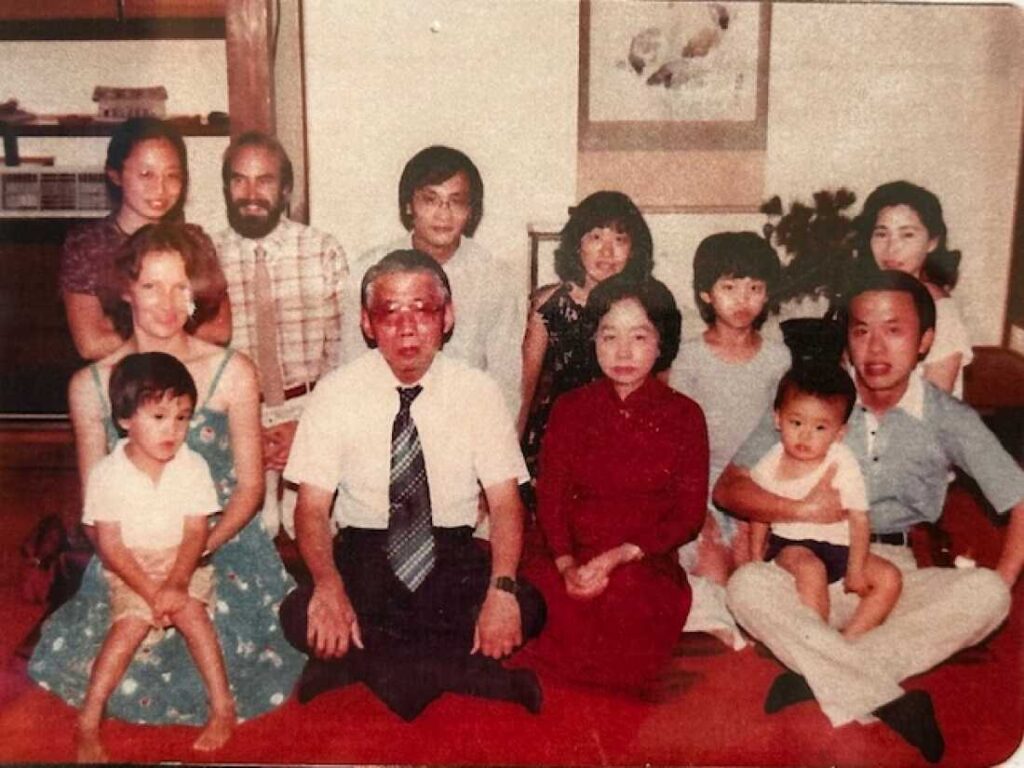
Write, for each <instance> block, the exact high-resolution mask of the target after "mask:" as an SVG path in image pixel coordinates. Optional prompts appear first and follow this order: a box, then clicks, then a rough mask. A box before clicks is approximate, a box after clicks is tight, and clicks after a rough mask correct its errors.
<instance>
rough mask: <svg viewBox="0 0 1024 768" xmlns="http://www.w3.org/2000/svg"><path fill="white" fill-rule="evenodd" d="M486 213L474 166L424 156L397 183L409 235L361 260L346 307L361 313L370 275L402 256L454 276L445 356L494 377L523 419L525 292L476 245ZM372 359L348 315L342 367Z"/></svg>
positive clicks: (438, 153)
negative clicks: (410, 251) (419, 258)
mask: <svg viewBox="0 0 1024 768" xmlns="http://www.w3.org/2000/svg"><path fill="white" fill-rule="evenodd" d="M483 213H484V184H483V180H482V179H481V178H480V171H479V170H477V167H476V165H475V164H474V163H473V161H472V160H471V159H470V158H469V157H468V156H466V154H465V153H463V152H460V151H459V150H457V149H452V148H451V147H445V146H430V147H426V148H425V149H422V150H420V151H419V152H417V153H416V154H415V155H414V156H413V157H412V159H410V160H409V162H408V163H406V165H405V169H404V170H403V171H402V176H401V179H400V180H399V182H398V215H399V218H400V219H401V221H402V225H403V226H404V227H405V229H406V230H407V231H408V234H407V235H405V236H403V237H401V238H398V239H397V240H395V241H394V242H391V243H388V244H387V245H383V246H380V247H377V248H373V249H371V250H370V251H368V252H367V253H365V254H363V255H362V256H361V257H360V258H359V259H358V260H356V262H355V263H354V264H353V266H352V270H351V273H350V279H349V287H348V290H347V291H346V297H345V301H346V302H348V303H347V304H346V306H349V307H354V306H357V304H358V301H359V286H360V281H361V280H362V277H363V275H364V274H365V273H366V270H367V269H369V268H370V267H371V266H372V265H374V264H376V263H377V262H378V261H380V259H381V258H382V257H383V256H384V255H385V254H387V253H389V252H391V251H394V250H399V249H403V248H416V249H418V250H420V251H422V252H424V253H426V254H428V255H429V256H431V257H432V258H433V259H434V260H435V261H436V262H437V263H438V264H440V265H441V266H442V267H443V268H444V271H445V273H446V274H447V275H448V279H449V280H450V281H451V287H452V293H453V294H454V296H455V297H456V299H455V301H456V304H457V307H458V315H459V322H458V325H457V326H456V328H455V332H454V334H453V335H452V337H451V340H450V341H449V342H448V343H447V344H446V345H445V355H448V356H451V357H459V358H461V359H463V360H464V361H466V362H467V363H469V364H470V365H471V366H473V367H474V368H479V369H481V370H483V371H487V372H488V373H489V374H490V375H491V376H493V377H494V378H495V379H496V380H497V382H498V385H499V386H500V387H501V391H502V394H504V396H505V400H506V403H507V404H508V407H509V409H510V411H511V412H512V413H517V412H518V409H519V397H520V393H519V389H520V376H521V370H522V355H521V351H520V342H521V340H522V338H523V331H524V323H525V319H526V291H525V286H523V288H524V290H520V289H519V287H517V286H516V285H515V283H514V282H513V278H512V275H511V271H510V270H509V269H508V267H507V266H506V265H505V264H504V263H503V262H502V261H501V260H499V259H497V258H495V257H494V256H493V255H492V254H491V253H490V252H489V251H488V250H487V249H486V248H484V247H483V246H481V245H480V244H479V243H477V242H476V241H475V240H473V239H472V236H473V233H474V232H476V228H477V226H478V225H479V224H480V219H481V218H483ZM365 351H366V343H365V341H364V336H363V333H362V330H361V329H360V325H359V319H358V318H357V317H355V315H354V313H352V314H349V315H347V316H346V318H345V320H344V326H343V329H342V359H343V360H344V361H345V362H348V361H350V360H352V359H354V358H356V357H358V356H359V355H361V354H362V353H363V352H365Z"/></svg>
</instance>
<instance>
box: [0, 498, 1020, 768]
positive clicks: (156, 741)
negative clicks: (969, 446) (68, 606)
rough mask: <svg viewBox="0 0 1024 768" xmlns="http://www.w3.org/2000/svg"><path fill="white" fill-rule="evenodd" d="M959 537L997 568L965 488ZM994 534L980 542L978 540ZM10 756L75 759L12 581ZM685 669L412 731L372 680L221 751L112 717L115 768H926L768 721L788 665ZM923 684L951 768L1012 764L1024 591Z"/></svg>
mask: <svg viewBox="0 0 1024 768" xmlns="http://www.w3.org/2000/svg"><path fill="white" fill-rule="evenodd" d="M952 499H953V502H952V503H953V504H954V505H955V506H956V509H957V514H956V515H955V516H953V517H952V518H951V519H952V523H951V528H952V529H953V530H952V533H953V536H954V541H956V542H957V549H958V550H959V551H962V550H963V547H964V537H965V536H966V537H968V538H969V539H970V546H971V548H972V551H973V553H974V554H975V555H976V557H978V559H979V560H981V561H982V562H985V561H986V560H987V559H989V558H991V557H992V555H993V553H994V552H996V551H997V548H998V544H999V536H998V532H997V531H996V530H995V529H993V528H991V526H989V524H988V523H987V522H986V521H985V520H984V517H983V515H982V513H981V512H980V510H979V509H978V507H977V506H976V505H974V504H973V502H971V501H970V499H969V497H968V496H966V494H965V493H964V492H963V491H961V490H955V491H954V493H953V495H952ZM979 531H983V532H984V533H983V535H980V534H979ZM0 611H2V613H3V615H4V616H5V622H4V628H3V631H2V633H0V653H2V654H3V657H2V660H3V670H4V672H3V674H2V675H0V761H3V762H41V763H46V762H51V763H63V762H68V761H71V760H73V759H74V751H73V744H72V736H73V726H74V718H75V712H74V710H72V709H71V708H70V707H68V706H66V705H65V704H63V703H62V702H61V701H59V700H58V699H57V698H55V697H54V696H51V695H50V694H47V693H45V692H44V691H42V690H40V689H38V688H35V687H34V686H32V685H31V683H29V682H28V681H27V679H26V678H25V676H24V672H23V666H24V662H20V663H19V662H18V660H16V659H14V658H13V650H14V647H15V646H16V645H17V643H18V641H19V640H20V639H21V637H22V636H23V634H24V633H25V632H27V631H28V629H29V627H30V626H31V625H32V622H33V620H34V618H35V615H36V613H37V611H36V609H34V608H32V607H31V606H27V605H26V604H24V603H21V602H20V599H19V597H18V595H17V590H16V589H15V588H14V587H13V586H7V587H3V588H0ZM679 650H680V655H679V656H677V657H676V658H675V660H674V662H673V664H674V667H675V669H676V670H678V671H679V672H680V673H681V674H682V675H684V676H685V686H684V687H685V690H682V691H680V692H679V693H678V694H677V695H675V696H674V698H672V699H671V700H670V701H668V702H665V703H659V704H645V703H639V702H636V701H630V700H626V699H622V698H618V697H614V696H609V695H606V694H603V693H600V692H595V691H589V690H585V689H580V688H571V687H568V686H564V685H559V684H556V683H555V682H552V681H544V693H545V701H544V710H543V713H542V714H541V715H539V716H532V715H529V714H527V713H526V712H525V711H524V710H521V709H519V708H518V707H515V706H513V705H509V704H499V703H490V702H483V701H479V700H474V699H469V698H465V697H459V696H455V695H446V696H444V697H443V698H442V699H440V700H439V701H437V702H435V703H434V704H433V705H431V706H430V707H429V708H428V709H427V711H426V712H425V713H424V714H423V715H422V716H421V717H420V718H419V719H418V720H417V721H415V722H414V723H412V724H406V723H404V722H402V721H401V720H399V719H398V718H397V717H395V716H394V715H392V714H391V713H390V712H389V711H388V710H387V709H385V707H384V706H383V705H382V704H380V703H379V702H378V701H377V700H376V699H374V698H373V697H372V696H371V695H370V693H369V692H368V691H367V690H366V689H365V688H364V687H363V686H361V685H357V686H352V687H350V688H348V689H345V690H341V691H334V692H331V693H328V694H325V695H324V696H321V697H320V698H318V699H316V700H315V701H314V702H312V703H310V704H308V705H305V706H302V705H300V704H298V703H297V702H296V701H295V700H294V699H293V700H290V701H289V702H287V703H286V704H285V705H284V706H283V707H281V708H280V709H279V710H278V711H276V712H274V713H272V714H270V715H267V716H265V717H262V718H258V719H256V720H253V721H251V722H247V723H243V724H242V725H240V726H239V728H238V730H237V731H236V734H235V736H234V737H233V739H232V740H231V741H230V742H229V744H228V745H227V746H226V747H225V748H224V749H222V750H221V751H219V752H217V753H214V754H212V755H210V756H209V757H204V756H201V755H199V754H197V753H195V752H193V751H192V750H191V749H190V744H191V742H192V741H193V740H194V738H195V732H194V730H192V729H188V728H183V727H165V728H155V727H150V726H135V725H127V724H124V723H119V722H109V723H107V724H106V725H105V726H104V739H105V742H106V743H107V745H108V749H109V752H110V755H111V758H112V759H113V760H115V761H117V762H131V763H155V762H163V761H175V762H184V763H201V762H215V763H236V764H237V763H270V764H282V763H316V764H331V763H374V764H381V763H385V764H396V763H398V764H407V763H416V764H449V765H450V764H463V765H493V764H541V765H624V764H628V765H639V764H644V763H651V764H672V765H678V764H687V765H704V766H718V765H730V766H731V765H753V766H774V765H780V766H782V765H786V766H788V765H805V766H832V765H839V766H914V765H926V763H925V762H924V760H923V759H922V758H921V757H920V756H919V755H918V753H917V752H916V751H915V750H913V749H911V748H910V747H909V746H907V745H906V743H904V742H903V741H902V740H901V739H900V738H899V737H898V736H896V735H895V734H894V733H892V732H891V731H889V730H888V729H887V728H885V727H884V726H882V725H880V724H875V725H870V726H861V725H857V724H852V725H849V726H846V727H843V728H840V729H833V728H832V727H830V725H829V723H828V721H827V720H826V718H825V717H824V715H822V714H821V712H820V711H819V710H818V708H817V707H816V706H815V705H814V704H813V703H804V704H799V705H796V706H793V707H791V708H789V709H787V710H785V711H783V712H780V713H778V714H776V715H771V716H768V715H765V714H764V713H763V711H762V702H763V700H764V695H765V692H766V691H767V689H768V686H769V684H770V683H771V681H772V680H773V679H774V677H775V676H776V675H777V674H778V672H779V670H780V667H779V666H778V664H777V663H776V662H775V661H774V660H772V659H771V658H769V657H767V656H766V655H764V654H762V653H758V652H757V651H756V650H755V649H754V648H748V649H746V650H744V651H742V652H739V653H733V652H727V651H724V650H719V648H718V646H716V645H715V644H714V643H712V642H709V639H708V638H707V637H706V636H703V635H697V636H690V637H688V638H687V639H685V640H684V641H683V642H682V643H681V644H680V649H679ZM907 687H908V688H921V689H924V690H927V691H928V692H929V693H930V694H931V695H932V698H933V701H934V705H935V711H936V715H937V718H938V721H939V723H940V725H941V727H942V730H943V732H944V734H945V738H946V744H947V749H946V757H945V760H944V761H943V763H944V764H946V765H952V766H989V765H995V764H999V763H1002V762H1004V761H1005V760H1007V759H1008V758H1009V756H1010V755H1011V754H1012V753H1013V752H1014V751H1015V750H1016V749H1017V747H1018V745H1019V744H1020V743H1021V739H1022V735H1024V695H1022V691H1024V587H1022V586H1021V585H1018V587H1017V589H1016V590H1015V593H1014V607H1013V612H1012V614H1011V617H1010V619H1009V621H1008V622H1007V624H1006V625H1005V626H1004V627H1003V628H1002V629H1001V630H1000V631H999V632H998V633H997V634H996V635H994V636H993V638H991V639H990V640H989V641H988V642H987V643H986V644H984V645H983V646H982V647H980V648H978V649H972V650H969V651H966V652H964V653H961V654H960V655H958V656H957V657H955V658H954V659H953V660H951V661H950V662H948V663H946V664H944V665H942V666H940V667H939V668H937V669H935V670H932V671H930V672H928V673H926V674H924V675H921V676H918V677H916V678H914V679H912V680H909V681H908V682H907Z"/></svg>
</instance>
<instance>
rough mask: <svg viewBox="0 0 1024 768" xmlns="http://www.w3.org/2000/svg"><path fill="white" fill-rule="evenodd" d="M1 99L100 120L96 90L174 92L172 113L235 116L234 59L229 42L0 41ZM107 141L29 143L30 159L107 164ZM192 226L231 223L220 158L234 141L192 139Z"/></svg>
mask: <svg viewBox="0 0 1024 768" xmlns="http://www.w3.org/2000/svg"><path fill="white" fill-rule="evenodd" d="M0 62H3V73H4V80H3V82H2V87H3V89H4V90H3V91H2V92H0V99H6V98H16V99H18V101H19V103H20V105H21V106H22V108H23V109H27V110H29V111H31V112H34V113H36V114H68V113H79V114H89V115H95V114H96V104H95V103H94V102H93V101H92V92H93V87H94V86H97V85H113V86H127V87H141V86H150V85H163V86H164V87H166V88H167V95H168V99H167V114H169V115H172V114H173V115H206V114H207V113H209V112H211V111H214V110H218V111H227V108H228V98H227V92H228V91H227V59H226V56H225V50H224V42H223V41H222V40H130V41H103V42H99V41H82V42H79V41H70V42H69V41H54V42H38V41H31V42H4V41H0ZM108 141H109V139H107V138H105V137H99V138H95V137H90V138H79V137H69V138H64V137H62V138H23V139H20V140H19V151H20V153H21V154H22V155H35V154H42V155H54V156H55V159H56V163H57V164H59V165H84V166H99V167H102V166H103V161H104V158H105V157H106V150H107V143H108ZM186 144H187V145H188V152H189V174H190V177H191V192H190V195H189V200H188V205H187V207H186V210H185V213H186V216H187V217H188V219H189V220H190V221H194V222H196V223H199V224H201V225H203V226H204V227H210V228H213V229H216V228H218V227H222V226H224V225H225V219H224V212H223V208H224V201H223V197H222V195H221V191H220V156H221V153H222V152H223V151H224V147H225V146H227V138H226V137H189V138H187V139H186Z"/></svg>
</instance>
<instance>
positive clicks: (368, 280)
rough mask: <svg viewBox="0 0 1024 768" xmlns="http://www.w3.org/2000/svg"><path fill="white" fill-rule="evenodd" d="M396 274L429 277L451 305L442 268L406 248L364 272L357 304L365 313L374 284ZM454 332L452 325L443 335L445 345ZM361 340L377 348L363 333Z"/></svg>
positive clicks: (391, 254) (375, 343) (431, 260)
mask: <svg viewBox="0 0 1024 768" xmlns="http://www.w3.org/2000/svg"><path fill="white" fill-rule="evenodd" d="M396 273H404V274H409V273H413V274H417V273H418V274H422V275H429V276H430V277H432V278H433V279H434V282H435V283H436V284H437V288H438V290H439V291H440V292H441V296H442V297H443V298H444V303H445V304H450V303H451V301H452V286H451V283H450V282H449V281H448V275H447V274H446V273H445V271H444V267H442V266H441V265H440V264H438V263H437V262H436V261H435V260H434V259H433V258H431V257H430V256H428V255H427V254H425V253H424V252H423V251H419V250H417V249H415V248H408V249H406V250H401V251H391V252H390V253H389V254H387V255H386V256H385V257H384V258H382V259H381V260H380V261H378V262H377V263H376V264H374V265H373V266H372V267H370V268H369V269H368V270H366V274H364V275H363V282H362V284H361V285H360V286H359V303H360V305H361V306H362V308H363V309H365V310H367V311H369V309H370V301H371V300H372V298H373V296H372V293H373V284H374V282H375V281H376V280H377V279H378V278H380V277H383V276H384V275H393V274H396ZM454 332H455V324H454V323H453V324H452V327H451V329H449V331H448V332H447V333H446V334H445V335H444V339H443V341H444V342H445V343H447V341H448V340H449V339H450V338H451V337H452V333H454ZM363 339H364V340H365V341H366V344H367V346H369V347H370V349H375V348H376V347H377V342H376V341H375V340H373V339H371V338H370V337H368V336H367V335H366V334H365V333H364V334H363Z"/></svg>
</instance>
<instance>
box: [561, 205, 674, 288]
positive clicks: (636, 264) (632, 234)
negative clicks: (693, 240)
mask: <svg viewBox="0 0 1024 768" xmlns="http://www.w3.org/2000/svg"><path fill="white" fill-rule="evenodd" d="M603 227H610V228H612V229H614V230H615V231H617V232H622V233H624V234H627V235H629V239H630V242H631V244H632V245H631V248H630V252H629V261H627V262H626V266H625V267H624V268H623V270H622V274H624V275H628V276H630V277H632V278H634V279H642V278H645V277H649V276H650V274H651V270H652V269H654V241H653V239H652V238H651V230H650V228H649V227H648V226H647V222H646V221H644V217H643V214H642V213H640V209H639V208H637V207H636V204H635V203H634V202H633V201H632V200H630V199H629V196H628V195H625V194H623V193H622V192H613V191H607V190H603V191H601V192H594V193H593V194H592V195H588V196H587V197H585V198H583V200H581V201H580V204H579V205H577V206H575V207H574V208H570V209H569V221H567V222H566V224H565V226H564V227H563V228H562V233H561V235H560V237H559V243H558V247H557V248H556V249H555V274H557V275H558V277H559V278H560V279H562V280H563V281H565V282H573V283H576V285H583V282H584V280H585V279H586V275H585V273H584V271H583V263H582V261H580V243H581V242H582V241H583V236H584V235H585V234H587V233H588V232H589V231H590V230H592V229H599V228H603Z"/></svg>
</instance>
